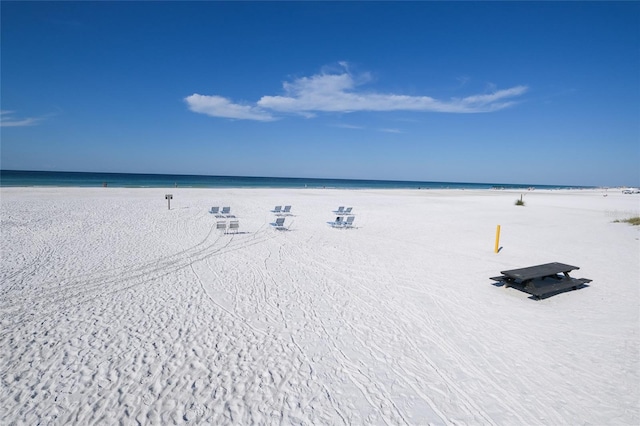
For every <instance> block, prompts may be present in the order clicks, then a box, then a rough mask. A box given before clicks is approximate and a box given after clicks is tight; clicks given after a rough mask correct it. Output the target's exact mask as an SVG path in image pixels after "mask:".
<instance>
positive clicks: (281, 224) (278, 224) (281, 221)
mask: <svg viewBox="0 0 640 426" xmlns="http://www.w3.org/2000/svg"><path fill="white" fill-rule="evenodd" d="M284 219H285V218H284V217H279V218H277V219H276V221H275V222H273V223H271V226H273V227H274V228H276V229H277V230H280V231H282V230H284V229H287V228H286V227H285V226H284Z"/></svg>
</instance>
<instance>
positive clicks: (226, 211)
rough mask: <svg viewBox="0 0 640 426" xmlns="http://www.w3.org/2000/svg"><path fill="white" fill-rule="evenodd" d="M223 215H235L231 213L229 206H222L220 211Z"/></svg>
mask: <svg viewBox="0 0 640 426" xmlns="http://www.w3.org/2000/svg"><path fill="white" fill-rule="evenodd" d="M221 213H222V214H223V215H224V216H225V217H235V216H234V215H232V214H231V207H223V208H222V212H221Z"/></svg>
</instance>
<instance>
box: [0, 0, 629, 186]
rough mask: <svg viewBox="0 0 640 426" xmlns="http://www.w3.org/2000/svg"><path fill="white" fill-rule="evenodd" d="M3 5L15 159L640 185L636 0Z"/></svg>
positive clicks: (86, 165)
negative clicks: (592, 0) (610, 0)
mask: <svg viewBox="0 0 640 426" xmlns="http://www.w3.org/2000/svg"><path fill="white" fill-rule="evenodd" d="M0 7H1V10H0V12H1V24H2V25H1V36H2V39H1V47H2V56H1V63H0V67H1V68H0V71H1V75H0V76H1V80H0V84H1V90H2V92H1V109H2V113H1V118H2V120H1V123H2V127H1V128H0V131H1V137H2V140H1V143H2V145H1V151H0V155H1V157H0V160H1V167H2V168H3V169H7V170H11V169H16V170H58V171H96V172H98V171H99V172H131V173H137V172H139V173H176V174H203V175H240V176H283V177H318V178H355V179H391V180H420V181H456V182H489V183H531V184H560V185H603V186H620V185H634V186H638V185H640V32H639V29H638V28H640V3H638V2H621V3H615V2H566V3H565V2H563V3H560V2H532V3H529V2H480V3H467V2H255V3H254V2H140V3H137V2H134V3H132V2H95V3H94V2H10V1H9V2H7V1H3V2H2V3H1V6H0Z"/></svg>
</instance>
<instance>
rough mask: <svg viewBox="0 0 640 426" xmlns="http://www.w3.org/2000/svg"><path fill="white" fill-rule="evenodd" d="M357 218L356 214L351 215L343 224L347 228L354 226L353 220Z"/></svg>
mask: <svg viewBox="0 0 640 426" xmlns="http://www.w3.org/2000/svg"><path fill="white" fill-rule="evenodd" d="M354 220H355V216H349V217H348V218H347V220H346V221H344V223H343V224H342V226H343V227H345V228H353V221H354Z"/></svg>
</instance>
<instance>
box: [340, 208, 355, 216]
mask: <svg viewBox="0 0 640 426" xmlns="http://www.w3.org/2000/svg"><path fill="white" fill-rule="evenodd" d="M351 210H353V207H347V208H346V209H344V211H343V212H342V214H345V215H346V214H352V213H351Z"/></svg>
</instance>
